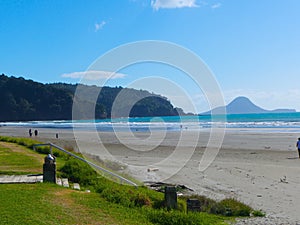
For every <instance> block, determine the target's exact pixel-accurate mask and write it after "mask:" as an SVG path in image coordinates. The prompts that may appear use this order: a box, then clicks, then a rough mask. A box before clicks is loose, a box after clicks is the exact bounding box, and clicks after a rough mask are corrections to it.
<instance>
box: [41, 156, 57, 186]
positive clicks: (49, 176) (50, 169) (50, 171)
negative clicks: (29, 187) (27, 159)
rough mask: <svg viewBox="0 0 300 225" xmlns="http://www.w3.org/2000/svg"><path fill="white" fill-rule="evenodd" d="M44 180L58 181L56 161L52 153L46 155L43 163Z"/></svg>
mask: <svg viewBox="0 0 300 225" xmlns="http://www.w3.org/2000/svg"><path fill="white" fill-rule="evenodd" d="M43 182H51V183H56V162H55V158H54V156H52V155H51V154H49V155H47V156H46V157H45V162H44V165H43Z"/></svg>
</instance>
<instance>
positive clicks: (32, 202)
mask: <svg viewBox="0 0 300 225" xmlns="http://www.w3.org/2000/svg"><path fill="white" fill-rule="evenodd" d="M0 202H1V204H0V218H1V219H0V224H151V223H150V222H147V218H146V216H145V214H143V213H142V212H141V210H138V209H128V208H126V207H123V206H120V205H117V204H112V203H109V202H107V201H105V200H104V199H102V198H100V197H99V194H97V193H86V192H81V191H74V190H71V189H67V188H62V187H60V186H57V185H52V184H2V185H0ZM139 211H140V212H139Z"/></svg>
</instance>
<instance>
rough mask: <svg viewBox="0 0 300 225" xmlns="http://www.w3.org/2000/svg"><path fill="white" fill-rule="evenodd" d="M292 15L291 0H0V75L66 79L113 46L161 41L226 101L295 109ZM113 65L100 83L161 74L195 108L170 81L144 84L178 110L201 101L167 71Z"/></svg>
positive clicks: (299, 66)
mask: <svg viewBox="0 0 300 225" xmlns="http://www.w3.org/2000/svg"><path fill="white" fill-rule="evenodd" d="M299 12H300V1H299V0H244V1H235V0H204V1H197V0H152V1H150V0H119V1H111V0H101V1H99V0H95V1H93V0H89V1H83V0H82V1H81V0H76V1H68V0H64V1H37V0H36V1H34V0H14V1H9V0H2V1H0V15H1V19H0V30H1V35H0V50H1V55H0V73H4V74H6V75H13V76H23V77H25V78H28V79H33V80H36V81H40V82H43V83H49V82H67V83H75V82H79V81H80V79H79V78H78V75H80V73H81V72H84V71H86V70H87V69H88V68H89V66H90V65H91V64H92V63H93V62H94V61H95V60H96V59H97V58H99V57H100V56H101V55H103V54H105V53H106V52H107V51H109V50H111V49H113V48H116V47H118V46H119V45H124V44H126V43H129V42H135V41H142V40H162V41H168V42H173V43H175V44H178V45H180V46H183V47H185V48H187V49H189V50H191V51H193V52H194V53H196V54H197V55H198V56H199V57H201V59H202V60H203V61H204V62H205V63H206V64H207V65H208V67H209V68H210V69H211V71H212V72H213V73H214V75H215V77H216V79H217V81H218V83H219V85H220V87H221V90H222V91H223V94H224V97H225V100H226V102H229V101H230V100H232V99H233V98H234V97H237V96H240V95H243V96H247V97H249V98H250V99H251V100H252V101H253V102H254V103H256V104H258V105H260V106H261V107H264V108H267V109H273V108H279V107H284V108H295V109H297V110H300V82H299V81H298V80H299V78H300V29H299V27H300V13H299ZM119 72H120V74H121V75H120V76H117V77H115V79H113V80H110V81H109V82H108V83H107V84H108V85H111V86H119V85H120V86H127V85H129V84H130V83H132V82H133V81H135V80H136V79H139V78H142V77H148V76H161V77H164V78H165V79H167V80H170V81H172V82H175V83H177V84H178V85H181V86H182V89H183V91H185V92H186V94H187V95H188V96H189V97H190V98H191V99H192V101H193V103H194V104H195V105H196V110H194V109H192V108H191V107H190V106H189V105H186V101H185V100H184V98H182V96H180V94H179V92H177V93H174V91H173V92H172V90H171V89H172V88H171V87H168V86H166V87H168V88H162V89H157V88H155V85H153V86H152V87H153V88H151V87H149V88H150V89H152V90H150V91H154V92H159V94H163V95H166V96H167V97H168V98H169V99H170V100H171V101H172V103H173V104H174V105H176V106H179V107H183V108H184V109H185V110H186V111H198V112H201V111H204V110H206V108H207V102H206V100H205V98H204V96H203V93H202V92H201V90H199V89H197V87H196V86H195V85H194V84H193V83H192V82H191V81H189V78H188V77H187V76H184V75H183V74H180V72H179V71H177V70H176V69H174V68H169V67H167V66H164V65H153V64H151V63H150V64H149V63H148V64H145V65H135V66H132V67H129V68H125V69H123V70H122V71H119ZM76 75H77V76H76ZM71 76H72V77H73V78H71ZM139 85H140V86H135V87H136V88H147V87H144V86H143V85H141V84H139ZM149 88H148V89H149Z"/></svg>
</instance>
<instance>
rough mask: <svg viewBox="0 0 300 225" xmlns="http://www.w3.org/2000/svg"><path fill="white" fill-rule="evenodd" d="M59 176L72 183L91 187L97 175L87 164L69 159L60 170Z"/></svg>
mask: <svg viewBox="0 0 300 225" xmlns="http://www.w3.org/2000/svg"><path fill="white" fill-rule="evenodd" d="M60 172H61V175H62V176H63V177H67V178H68V179H69V180H70V181H72V182H74V183H80V184H82V185H91V184H92V182H93V181H95V180H96V179H97V173H96V171H95V170H93V169H92V168H91V167H90V166H89V165H88V164H86V163H84V162H81V161H80V160H78V159H75V158H70V159H69V160H68V161H67V162H66V163H65V165H64V166H63V167H62V168H60Z"/></svg>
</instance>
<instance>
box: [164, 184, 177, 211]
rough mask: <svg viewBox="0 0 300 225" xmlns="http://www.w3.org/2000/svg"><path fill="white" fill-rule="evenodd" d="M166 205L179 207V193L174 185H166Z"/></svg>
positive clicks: (172, 207) (169, 207)
mask: <svg viewBox="0 0 300 225" xmlns="http://www.w3.org/2000/svg"><path fill="white" fill-rule="evenodd" d="M165 205H166V207H167V208H168V209H176V208H177V193H176V188H175V187H173V186H166V187H165Z"/></svg>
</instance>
